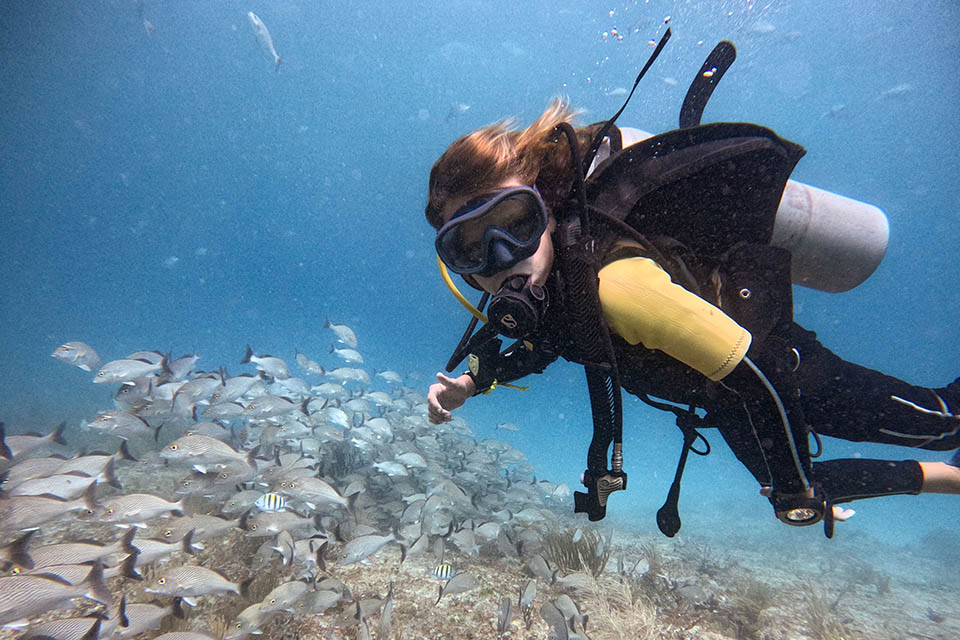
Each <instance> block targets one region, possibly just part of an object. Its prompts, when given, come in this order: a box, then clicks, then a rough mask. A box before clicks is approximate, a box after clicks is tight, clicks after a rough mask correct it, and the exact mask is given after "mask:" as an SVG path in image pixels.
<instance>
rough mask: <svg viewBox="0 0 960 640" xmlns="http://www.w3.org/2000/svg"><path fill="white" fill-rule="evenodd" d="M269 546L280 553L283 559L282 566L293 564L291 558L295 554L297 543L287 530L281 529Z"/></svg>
mask: <svg viewBox="0 0 960 640" xmlns="http://www.w3.org/2000/svg"><path fill="white" fill-rule="evenodd" d="M271 548H272V549H273V550H274V551H276V552H278V553H279V554H280V556H281V558H282V559H283V566H285V567H287V566H290V565H292V564H293V559H294V557H295V556H296V555H297V543H296V542H294V540H293V536H292V535H290V532H289V531H281V532H280V533H279V534H278V535H277V539H276V541H275V542H274V545H273V547H271Z"/></svg>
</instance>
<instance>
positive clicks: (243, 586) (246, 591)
mask: <svg viewBox="0 0 960 640" xmlns="http://www.w3.org/2000/svg"><path fill="white" fill-rule="evenodd" d="M256 577H257V576H256V574H254V575H252V576H250V577H249V578H247V579H246V580H244V581H243V582H241V583H240V595H241V596H242V597H244V598H246V597H248V596H249V595H250V585H251V584H252V583H253V581H254V580H255V579H256Z"/></svg>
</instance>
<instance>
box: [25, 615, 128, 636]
mask: <svg viewBox="0 0 960 640" xmlns="http://www.w3.org/2000/svg"><path fill="white" fill-rule="evenodd" d="M116 627H117V623H116V621H113V620H103V619H101V618H92V617H84V618H60V619H59V620H50V621H48V622H41V623H39V624H32V625H30V626H29V627H28V628H27V630H26V631H25V632H24V633H23V635H21V636H19V637H20V638H22V639H23V640H30V639H31V638H34V639H45V640H96V639H97V638H100V637H103V638H108V637H110V636H111V635H112V634H113V631H114V630H115V629H116ZM101 634H103V635H102V636H101Z"/></svg>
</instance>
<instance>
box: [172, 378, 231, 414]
mask: <svg viewBox="0 0 960 640" xmlns="http://www.w3.org/2000/svg"><path fill="white" fill-rule="evenodd" d="M222 386H223V380H221V379H220V378H219V377H203V378H194V379H193V380H190V381H188V382H186V383H184V384H183V386H181V387H180V388H179V389H177V392H176V393H174V394H173V413H174V415H177V416H183V417H186V416H190V415H192V414H193V410H194V406H195V405H196V404H197V403H198V402H200V401H202V400H206V399H207V398H209V397H210V396H212V395H213V392H214V391H216V390H217V389H219V388H220V387H222Z"/></svg>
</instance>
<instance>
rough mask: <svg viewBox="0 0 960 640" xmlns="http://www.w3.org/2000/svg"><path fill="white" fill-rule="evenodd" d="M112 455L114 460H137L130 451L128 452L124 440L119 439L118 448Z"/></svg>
mask: <svg viewBox="0 0 960 640" xmlns="http://www.w3.org/2000/svg"><path fill="white" fill-rule="evenodd" d="M113 457H114V459H116V460H129V461H130V462H137V459H136V458H134V457H133V454H132V453H130V449H129V448H128V447H127V441H126V440H121V441H120V448H119V449H117V452H116V453H115V454H114V456H113Z"/></svg>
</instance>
